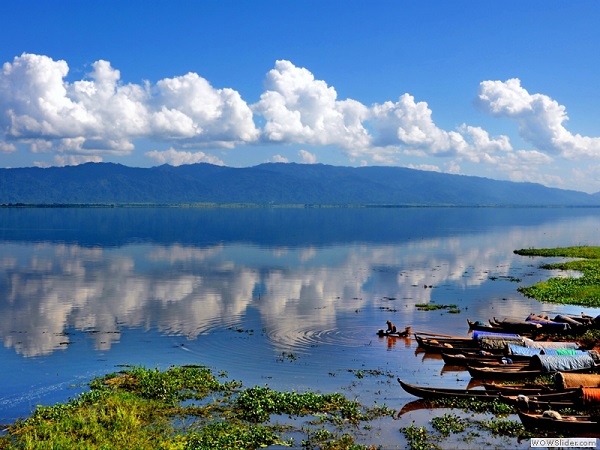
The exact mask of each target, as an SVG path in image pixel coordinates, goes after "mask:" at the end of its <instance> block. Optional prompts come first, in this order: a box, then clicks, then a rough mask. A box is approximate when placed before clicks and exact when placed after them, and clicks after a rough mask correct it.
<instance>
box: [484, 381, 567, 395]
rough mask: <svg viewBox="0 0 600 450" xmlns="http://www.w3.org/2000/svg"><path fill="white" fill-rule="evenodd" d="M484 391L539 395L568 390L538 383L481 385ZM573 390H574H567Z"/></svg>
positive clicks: (485, 383)
mask: <svg viewBox="0 0 600 450" xmlns="http://www.w3.org/2000/svg"><path fill="white" fill-rule="evenodd" d="M482 385H483V388H484V389H485V390H486V391H492V392H499V393H501V394H504V395H519V394H523V395H539V394H549V393H551V392H557V391H564V390H568V389H556V388H555V387H554V386H552V385H549V384H539V383H521V384H498V383H487V382H485V381H484V382H483V383H482ZM569 389H575V388H569Z"/></svg>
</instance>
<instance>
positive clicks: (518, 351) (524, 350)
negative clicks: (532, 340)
mask: <svg viewBox="0 0 600 450" xmlns="http://www.w3.org/2000/svg"><path fill="white" fill-rule="evenodd" d="M508 348H509V350H510V352H511V353H512V354H513V355H523V356H533V355H539V354H540V353H541V352H542V349H541V348H531V347H524V346H522V345H517V344H508Z"/></svg>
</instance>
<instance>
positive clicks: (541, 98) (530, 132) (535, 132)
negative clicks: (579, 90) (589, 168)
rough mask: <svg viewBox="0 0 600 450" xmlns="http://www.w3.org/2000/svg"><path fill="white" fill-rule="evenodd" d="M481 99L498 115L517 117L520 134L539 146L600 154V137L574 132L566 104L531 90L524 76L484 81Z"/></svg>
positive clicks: (577, 154)
mask: <svg viewBox="0 0 600 450" xmlns="http://www.w3.org/2000/svg"><path fill="white" fill-rule="evenodd" d="M479 102H480V104H481V105H482V107H483V108H484V109H485V110H486V111H487V112H489V113H490V114H492V115H493V116H495V117H504V118H509V119H512V120H515V121H516V122H517V124H518V126H519V133H520V135H521V136H522V137H523V138H524V139H525V140H527V141H528V142H529V143H531V144H533V145H534V146H535V148H536V149H538V150H540V151H543V152H545V153H549V154H551V155H559V156H562V157H564V158H569V159H577V158H600V138H598V137H588V136H582V135H580V134H572V133H570V132H569V131H568V130H567V129H566V128H565V127H564V125H563V124H564V122H566V121H567V120H569V118H568V116H567V113H566V108H565V107H564V106H563V105H560V104H559V103H558V102H557V101H556V100H553V99H552V98H550V97H548V96H547V95H543V94H530V93H529V92H528V91H527V90H526V89H525V88H523V87H522V86H521V80H519V79H518V78H513V79H510V80H507V81H490V80H488V81H483V82H482V83H481V84H480V86H479Z"/></svg>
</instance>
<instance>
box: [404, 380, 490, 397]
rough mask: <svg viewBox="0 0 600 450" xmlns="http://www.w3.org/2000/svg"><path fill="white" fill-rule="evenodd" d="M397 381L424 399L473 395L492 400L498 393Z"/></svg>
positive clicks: (405, 388)
mask: <svg viewBox="0 0 600 450" xmlns="http://www.w3.org/2000/svg"><path fill="white" fill-rule="evenodd" d="M398 383H400V386H402V389H404V390H405V391H406V392H408V393H409V394H411V395H414V396H415V397H420V398H425V399H436V398H473V397H475V398H477V399H480V400H481V399H483V400H489V401H493V400H495V399H497V398H498V397H499V395H500V394H499V393H495V392H489V391H486V390H485V389H450V388H430V387H422V386H415V385H414V384H409V383H405V382H404V381H402V380H401V379H400V378H398Z"/></svg>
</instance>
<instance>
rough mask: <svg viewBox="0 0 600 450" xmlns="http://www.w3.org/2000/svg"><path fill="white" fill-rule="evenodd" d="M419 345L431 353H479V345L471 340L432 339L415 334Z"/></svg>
mask: <svg viewBox="0 0 600 450" xmlns="http://www.w3.org/2000/svg"><path fill="white" fill-rule="evenodd" d="M414 336H415V339H416V341H417V345H418V346H419V347H421V348H422V349H424V350H425V351H427V352H431V353H442V352H445V353H460V352H462V351H465V350H466V351H477V350H479V344H478V343H477V341H475V340H473V339H471V338H459V339H456V338H431V337H425V336H422V335H419V334H416V333H415V334H414Z"/></svg>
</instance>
